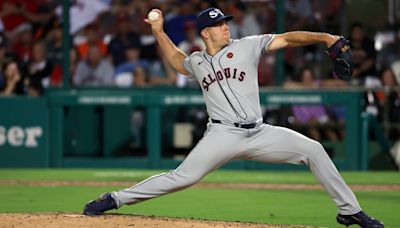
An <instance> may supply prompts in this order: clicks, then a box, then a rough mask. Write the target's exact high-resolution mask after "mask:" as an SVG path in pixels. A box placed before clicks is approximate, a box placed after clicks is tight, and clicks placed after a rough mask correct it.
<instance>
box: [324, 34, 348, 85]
mask: <svg viewBox="0 0 400 228" xmlns="http://www.w3.org/2000/svg"><path fill="white" fill-rule="evenodd" d="M349 43H350V42H349V41H348V40H346V39H345V38H344V37H343V36H341V37H340V38H339V39H338V40H337V41H336V42H335V43H334V44H333V45H332V46H331V47H330V48H328V49H327V50H326V51H325V52H326V53H327V54H328V55H329V57H331V59H332V61H333V71H334V76H335V77H336V78H339V79H340V80H345V81H349V80H350V78H351V75H352V73H353V61H352V56H353V55H352V54H351V50H350V45H349ZM345 46H347V49H346V50H345V51H343V50H342V48H344V47H345Z"/></svg>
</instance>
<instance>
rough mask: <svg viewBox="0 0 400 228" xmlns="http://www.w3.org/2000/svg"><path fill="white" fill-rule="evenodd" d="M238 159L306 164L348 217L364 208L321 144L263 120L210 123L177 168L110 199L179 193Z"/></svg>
mask: <svg viewBox="0 0 400 228" xmlns="http://www.w3.org/2000/svg"><path fill="white" fill-rule="evenodd" d="M236 159H245V160H253V161H260V162H268V163H289V164H305V165H307V166H309V168H310V169H311V171H312V172H313V174H314V175H315V177H316V178H317V179H318V181H319V182H320V183H321V185H322V186H323V187H324V188H325V189H326V190H327V192H328V193H329V195H330V196H331V198H332V199H333V201H334V202H335V203H336V206H337V207H338V209H339V213H340V214H343V215H350V214H355V213H357V212H359V211H360V210H361V208H360V206H359V204H358V202H357V199H356V197H355V195H354V194H353V192H352V191H351V189H350V188H349V187H348V186H347V185H346V183H345V182H344V180H343V178H342V177H341V175H340V174H339V172H338V171H337V169H336V167H335V165H334V164H333V162H332V161H331V159H330V158H329V156H328V155H327V154H326V152H325V150H324V148H323V147H322V145H321V144H320V143H319V142H317V141H315V140H312V139H310V138H307V137H305V136H304V135H302V134H300V133H297V132H295V131H293V130H290V129H287V128H283V127H276V126H272V125H268V124H262V123H261V124H259V125H258V126H256V127H255V128H253V129H243V128H238V127H234V126H230V125H227V124H218V123H209V124H208V127H207V131H206V132H205V134H204V137H203V138H202V139H201V140H200V141H199V143H198V144H197V145H196V147H195V148H193V150H192V151H191V152H190V153H189V154H188V156H187V157H186V159H185V160H184V161H183V162H182V164H181V165H180V166H179V167H178V168H176V169H175V170H172V171H170V172H169V173H162V174H159V175H155V176H152V177H149V178H148V179H146V180H144V181H142V182H140V183H138V184H136V185H135V186H132V187H131V188H127V189H123V190H120V191H115V192H113V193H112V197H113V198H114V199H115V201H116V202H117V205H118V207H121V206H122V205H124V204H135V203H139V202H141V201H145V200H148V199H152V198H155V197H158V196H162V195H165V194H168V193H172V192H176V191H179V190H182V189H184V188H187V187H189V186H191V185H194V184H196V183H197V182H199V181H200V180H201V179H202V178H203V177H204V176H206V175H207V174H208V173H210V172H211V171H213V170H216V169H218V168H219V167H221V166H222V165H224V164H225V163H227V162H229V161H231V160H236Z"/></svg>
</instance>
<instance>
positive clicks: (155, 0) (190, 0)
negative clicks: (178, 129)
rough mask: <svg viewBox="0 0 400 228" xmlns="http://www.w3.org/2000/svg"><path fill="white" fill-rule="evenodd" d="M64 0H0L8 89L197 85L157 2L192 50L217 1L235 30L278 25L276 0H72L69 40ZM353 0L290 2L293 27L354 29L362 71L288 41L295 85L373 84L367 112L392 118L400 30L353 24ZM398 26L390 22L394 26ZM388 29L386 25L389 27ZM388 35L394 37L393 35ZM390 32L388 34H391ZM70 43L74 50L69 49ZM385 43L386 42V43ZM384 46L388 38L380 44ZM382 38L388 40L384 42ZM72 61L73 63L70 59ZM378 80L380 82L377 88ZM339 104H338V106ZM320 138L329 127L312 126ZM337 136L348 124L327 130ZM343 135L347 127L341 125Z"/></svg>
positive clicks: (0, 59)
mask: <svg viewBox="0 0 400 228" xmlns="http://www.w3.org/2000/svg"><path fill="white" fill-rule="evenodd" d="M60 2H62V1H57V0H29V1H26V0H2V1H0V66H1V71H0V93H1V94H2V95H29V96H40V95H42V94H43V93H44V92H45V90H46V88H49V87H61V86H62V84H63V82H64V75H66V74H68V75H69V76H68V80H69V81H68V82H69V83H70V85H71V86H72V87H119V88H131V87H135V86H140V87H148V86H159V85H164V86H177V87H186V86H194V87H195V86H196V84H197V83H196V82H193V81H190V80H189V79H187V78H186V77H183V76H182V75H179V74H177V73H176V72H175V71H174V70H173V69H172V68H171V66H170V65H169V64H168V63H167V61H166V60H165V58H164V57H163V55H162V53H161V52H160V50H159V48H158V46H157V43H156V40H155V38H154V36H153V35H152V33H151V29H150V26H148V25H147V24H146V23H145V22H144V21H143V20H144V19H145V18H146V17H147V13H148V12H149V11H150V10H151V9H152V8H159V9H161V10H162V11H163V13H164V20H165V21H164V23H165V31H166V32H167V34H168V35H169V36H170V37H171V39H172V41H173V42H174V43H175V44H176V45H178V47H179V48H180V49H182V50H183V51H184V52H185V53H186V54H188V55H189V54H190V53H192V52H194V51H198V50H203V49H204V45H203V43H202V41H201V39H200V38H199V36H198V34H197V33H196V30H195V18H196V14H197V13H198V12H199V11H201V10H203V9H205V8H208V7H210V6H215V7H218V8H220V9H221V10H222V11H223V12H225V13H227V14H231V15H233V16H234V20H232V21H231V22H229V27H230V30H231V36H232V38H233V39H239V38H241V37H243V36H248V35H255V34H261V33H275V32H276V31H277V15H276V13H277V7H276V5H277V2H276V0H258V1H257V0H256V1H238V0H235V1H227V0H225V1H216V0H215V1H213V0H208V1H202V0H146V1H141V0H90V1H88V0H71V3H70V5H71V8H70V30H69V33H70V36H69V39H67V40H64V39H63V16H62V12H63V10H62V3H60ZM346 2H347V1H344V0H287V1H284V3H283V4H284V9H285V17H284V19H285V20H284V28H285V29H284V31H293V30H308V31H322V32H329V33H332V34H340V33H343V31H345V34H347V36H346V37H348V38H349V39H350V41H351V47H352V50H353V55H354V65H355V68H354V74H353V80H352V81H351V82H350V83H346V82H342V81H338V80H334V79H333V76H332V72H331V66H330V64H329V63H328V62H327V61H329V59H328V58H326V57H325V54H324V52H323V50H324V49H325V48H326V47H323V46H318V45H313V46H308V47H304V48H290V49H287V50H285V52H284V53H285V54H284V64H285V83H284V85H283V86H284V87H285V88H288V89H290V88H302V89H318V88H346V87H350V86H359V87H367V88H371V89H372V90H371V92H367V93H366V96H367V98H366V100H367V102H368V104H366V109H367V111H369V112H371V113H372V114H374V115H376V116H379V115H380V113H382V112H379V110H380V109H383V107H386V106H388V107H387V108H388V109H390V111H389V113H390V114H389V115H390V117H389V118H391V120H393V121H400V92H399V90H398V89H397V90H393V89H392V88H396V87H397V88H398V86H399V82H400V45H399V44H398V43H399V42H397V41H398V39H399V37H398V34H397V33H396V32H398V31H396V30H394V31H395V33H394V34H395V35H394V38H393V39H392V42H391V43H390V42H389V44H387V45H386V46H384V47H382V42H380V43H379V42H377V38H376V37H382V36H377V35H379V34H380V33H379V31H374V32H375V34H371V33H369V32H367V31H368V28H366V25H364V24H362V23H360V22H356V21H352V22H350V23H349V26H347V27H348V28H347V27H346V28H345V29H343V23H342V19H343V17H344V16H345V15H344V8H345V4H346ZM391 29H392V28H391V27H390V28H389V26H387V27H385V28H382V31H388V30H389V31H393V30H391ZM381 35H382V34H381ZM383 37H384V38H385V37H387V36H383ZM382 40H384V41H385V40H387V39H382ZM63 42H69V44H70V47H71V49H70V51H69V56H66V55H64V54H63V53H64V52H63ZM377 44H379V45H377ZM378 46H379V47H378ZM377 47H378V48H377ZM65 58H68V60H69V66H70V68H69V72H63V61H65ZM275 62H276V61H275V55H274V54H273V53H272V54H268V55H265V56H262V57H261V59H260V65H259V83H260V85H261V86H273V85H276V79H275V77H274V63H275ZM374 89H379V91H375V90H374ZM309 110H312V111H310V112H313V113H318V116H316V117H312V116H310V115H309V114H307V110H306V109H304V107H300V106H299V107H293V110H292V114H293V116H294V121H295V122H298V123H307V122H308V121H313V120H317V121H319V122H327V121H329V118H328V117H329V115H328V113H329V110H325V109H324V107H311V109H309ZM330 112H335V110H333V111H332V110H331V111H330ZM309 131H310V132H309V133H310V134H311V135H313V137H314V138H320V137H321V132H316V131H315V130H313V129H310V130H309ZM323 135H327V137H328V138H332V139H335V138H337V137H338V133H337V132H336V133H333V132H324V133H323ZM339 135H340V134H339Z"/></svg>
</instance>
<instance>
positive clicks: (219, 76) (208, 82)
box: [201, 67, 246, 91]
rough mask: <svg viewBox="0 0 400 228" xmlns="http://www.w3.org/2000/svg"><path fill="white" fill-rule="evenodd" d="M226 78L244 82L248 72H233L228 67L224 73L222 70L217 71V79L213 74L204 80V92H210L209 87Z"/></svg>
mask: <svg viewBox="0 0 400 228" xmlns="http://www.w3.org/2000/svg"><path fill="white" fill-rule="evenodd" d="M224 76H225V78H226V79H228V78H232V79H237V80H239V81H243V79H244V76H246V72H244V71H241V72H240V73H238V70H237V69H236V68H233V70H231V68H230V67H228V68H225V69H224V72H222V71H221V70H219V71H217V73H216V75H215V77H212V76H211V74H208V75H207V76H206V77H204V78H203V81H202V83H201V85H202V86H203V89H204V90H206V91H208V87H209V86H210V85H211V84H213V83H214V82H216V81H217V80H218V81H221V80H223V79H224Z"/></svg>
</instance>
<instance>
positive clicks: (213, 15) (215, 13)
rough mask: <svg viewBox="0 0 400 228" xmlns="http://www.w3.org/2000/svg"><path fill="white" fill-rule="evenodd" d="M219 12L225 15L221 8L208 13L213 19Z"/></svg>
mask: <svg viewBox="0 0 400 228" xmlns="http://www.w3.org/2000/svg"><path fill="white" fill-rule="evenodd" d="M218 14H219V15H221V16H224V14H223V13H222V12H221V10H219V9H213V10H211V11H210V12H208V15H209V16H210V17H211V18H213V19H214V18H216V17H218Z"/></svg>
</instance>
